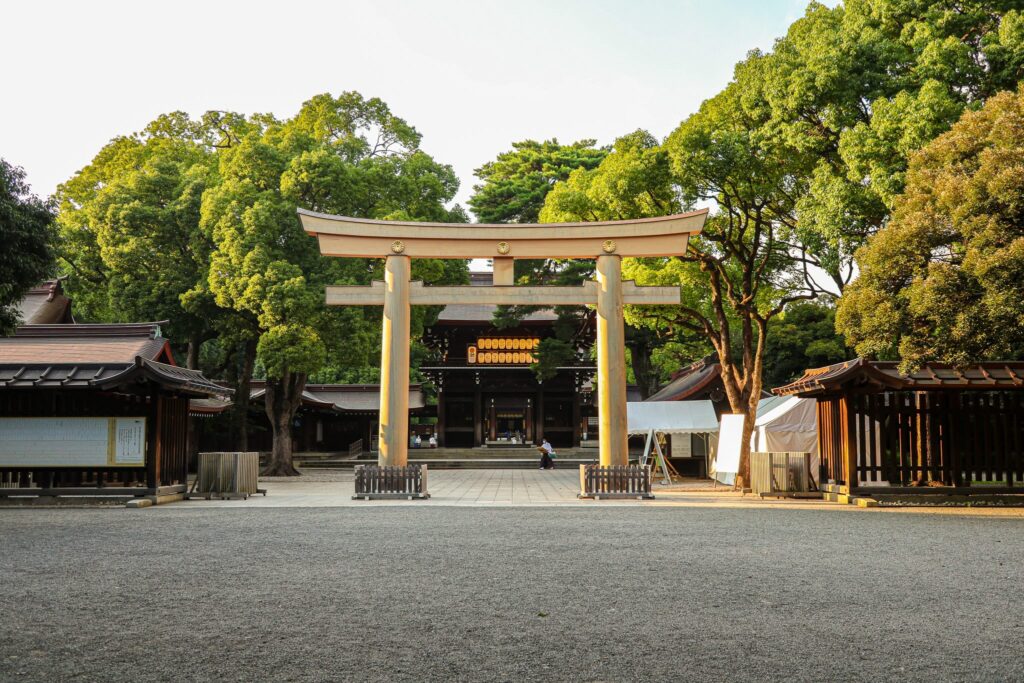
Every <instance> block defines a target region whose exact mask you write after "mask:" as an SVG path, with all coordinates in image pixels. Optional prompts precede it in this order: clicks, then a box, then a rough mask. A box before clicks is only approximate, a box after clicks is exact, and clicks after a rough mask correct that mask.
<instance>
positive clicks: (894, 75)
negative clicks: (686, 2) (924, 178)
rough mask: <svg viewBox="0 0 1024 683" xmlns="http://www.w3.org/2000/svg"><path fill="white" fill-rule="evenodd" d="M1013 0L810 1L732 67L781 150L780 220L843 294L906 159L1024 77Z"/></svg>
mask: <svg viewBox="0 0 1024 683" xmlns="http://www.w3.org/2000/svg"><path fill="white" fill-rule="evenodd" d="M1022 6H1024V3H1021V2H1019V1H1001V0H973V1H968V2H962V1H960V0H939V1H938V2H933V1H931V0H850V1H848V2H845V3H842V4H840V5H837V6H836V7H833V8H829V7H826V6H824V5H821V4H818V3H811V5H810V6H809V7H808V9H807V11H806V13H805V15H804V17H802V18H801V19H799V20H797V21H796V22H794V23H793V24H792V25H791V26H790V28H789V30H788V32H787V34H786V36H784V37H783V38H780V39H779V40H778V41H776V43H775V46H774V49H773V50H772V51H771V52H770V53H768V54H762V53H760V52H757V51H755V52H752V53H751V55H750V57H749V58H748V59H747V60H745V61H744V62H742V63H740V64H739V65H738V66H737V72H736V78H737V81H739V82H744V83H746V84H747V88H746V93H747V94H746V96H744V97H741V98H738V101H737V104H738V105H739V106H741V107H744V108H746V109H747V112H748V113H749V114H752V115H754V116H756V117H757V118H758V119H759V120H760V121H761V123H760V124H759V126H758V132H757V135H758V136H761V137H764V138H766V139H770V140H772V144H774V145H777V146H782V147H785V148H786V149H787V160H788V166H789V170H790V177H789V181H788V187H787V191H788V192H789V193H790V195H791V197H792V200H793V201H792V202H790V205H789V207H788V208H787V211H786V213H785V214H782V215H780V216H779V220H780V221H781V222H783V223H785V224H786V225H787V226H789V227H790V228H791V229H792V230H794V231H795V232H796V233H797V234H798V235H799V238H800V241H801V243H802V244H804V245H805V246H806V247H807V253H806V254H804V255H803V258H806V259H808V260H809V261H811V262H812V263H814V264H815V265H819V266H821V267H822V268H824V269H825V271H826V272H827V273H828V274H829V276H830V277H831V280H832V283H831V286H832V288H833V289H834V290H838V291H841V290H842V289H843V288H844V287H845V286H846V284H847V283H848V282H849V280H850V278H851V277H852V275H853V273H854V270H853V269H852V267H851V263H852V255H853V253H854V251H855V250H856V249H857V248H858V247H859V246H860V245H862V244H863V243H864V241H865V240H866V239H867V238H869V237H870V236H871V235H872V234H874V233H875V232H877V231H878V230H879V229H881V228H882V226H884V225H885V222H886V221H887V220H888V216H889V214H890V212H891V210H892V208H893V202H894V200H895V198H896V197H897V196H898V195H899V194H900V192H901V191H902V188H903V183H904V178H905V174H906V169H907V163H908V159H909V158H910V156H911V155H912V154H913V153H914V152H915V151H916V150H918V149H920V148H921V147H922V146H924V145H925V144H927V143H928V141H930V140H931V139H932V138H934V137H935V136H936V135H938V134H940V133H942V132H943V131H945V130H947V129H948V128H949V127H950V126H951V125H952V124H953V122H955V121H956V120H957V118H958V117H959V116H960V114H961V113H962V112H963V111H965V109H970V108H976V107H977V106H979V104H980V103H982V102H984V100H985V98H987V97H989V96H991V95H992V94H994V93H996V92H998V91H1000V90H1005V89H1008V88H1015V87H1016V84H1017V82H1018V81H1019V80H1020V79H1021V77H1022V76H1024V15H1022V14H1021V7H1022Z"/></svg>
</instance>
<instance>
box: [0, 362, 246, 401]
mask: <svg viewBox="0 0 1024 683" xmlns="http://www.w3.org/2000/svg"><path fill="white" fill-rule="evenodd" d="M145 382H154V383H156V384H159V385H160V386H162V387H165V388H168V389H173V390H176V391H180V392H181V393H184V394H190V395H193V396H225V395H230V394H231V390H230V389H226V388H224V387H222V386H219V385H217V384H214V383H213V382H211V381H210V380H208V379H206V378H205V377H204V376H203V374H202V373H201V372H199V371H198V370H189V369H187V368H179V367H177V366H175V365H168V364H166V363H158V362H156V361H153V360H150V359H147V358H143V357H141V356H139V357H136V358H134V359H132V361H131V362H128V363H123V362H118V363H102V364H101V363H50V364H43V363H27V364H26V363H7V362H3V361H0V389H63V388H68V389H105V390H106V389H118V388H124V387H127V386H130V385H133V384H139V383H145Z"/></svg>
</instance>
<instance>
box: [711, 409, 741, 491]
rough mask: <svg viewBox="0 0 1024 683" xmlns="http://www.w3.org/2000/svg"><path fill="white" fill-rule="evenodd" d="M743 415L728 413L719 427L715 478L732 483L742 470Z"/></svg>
mask: <svg viewBox="0 0 1024 683" xmlns="http://www.w3.org/2000/svg"><path fill="white" fill-rule="evenodd" d="M743 418H744V416H743V415H734V414H731V413H726V414H725V415H722V423H721V425H720V426H719V428H718V451H717V453H716V455H715V479H717V480H718V481H720V482H722V483H723V484H732V483H733V482H734V481H735V480H736V473H737V472H739V470H740V446H741V444H742V443H743V421H744V419H743Z"/></svg>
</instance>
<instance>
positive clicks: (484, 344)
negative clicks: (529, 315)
mask: <svg viewBox="0 0 1024 683" xmlns="http://www.w3.org/2000/svg"><path fill="white" fill-rule="evenodd" d="M538 344H540V339H537V338H526V337H480V338H479V339H477V340H476V346H477V349H479V350H480V351H506V350H508V351H525V350H530V349H535V348H537V345H538Z"/></svg>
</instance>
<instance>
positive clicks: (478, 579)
mask: <svg viewBox="0 0 1024 683" xmlns="http://www.w3.org/2000/svg"><path fill="white" fill-rule="evenodd" d="M0 586H2V590H0V609H2V610H3V615H4V616H3V619H2V622H0V679H2V680H4V681H7V680H33V681H54V680H83V681H92V680H132V679H138V680H147V681H149V680H163V681H171V680H175V681H178V680H238V681H254V680H258V681H293V680H294V681H335V680H371V681H396V680H397V681H401V680H408V681H453V680H472V681H520V680H530V681H537V680H582V681H619V680H638V681H639V680H644V681H650V680H655V681H660V680H708V681H722V680H807V681H810V680H844V681H869V680H870V681H875V682H877V681H886V680H900V681H935V680H957V681H1005V680H1024V654H1022V644H1024V609H1022V608H1024V597H1022V595H1024V520H1022V519H1020V518H992V517H980V516H976V517H971V516H964V515H954V514H941V515H932V514H900V513H891V512H879V511H861V512H853V511H851V512H849V513H834V514H830V513H827V512H825V513H823V512H822V511H800V510H756V509H755V510H744V509H712V510H709V509H696V508H690V509H652V508H644V507H629V508H627V507H611V506H610V507H607V508H589V509H564V508H562V509H550V508H528V509H525V508H524V509H512V508H451V507H444V508H442V507H438V508H425V507H417V506H416V505H409V506H407V507H406V506H396V507H367V508H334V509H330V510H325V509H301V508H291V509H266V508H264V509H249V510H240V509H202V510H200V509H186V508H177V509H175V507H174V506H169V507H168V508H160V509H151V510H124V509H119V510H107V509H97V510H20V509H19V510H3V511H0Z"/></svg>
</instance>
